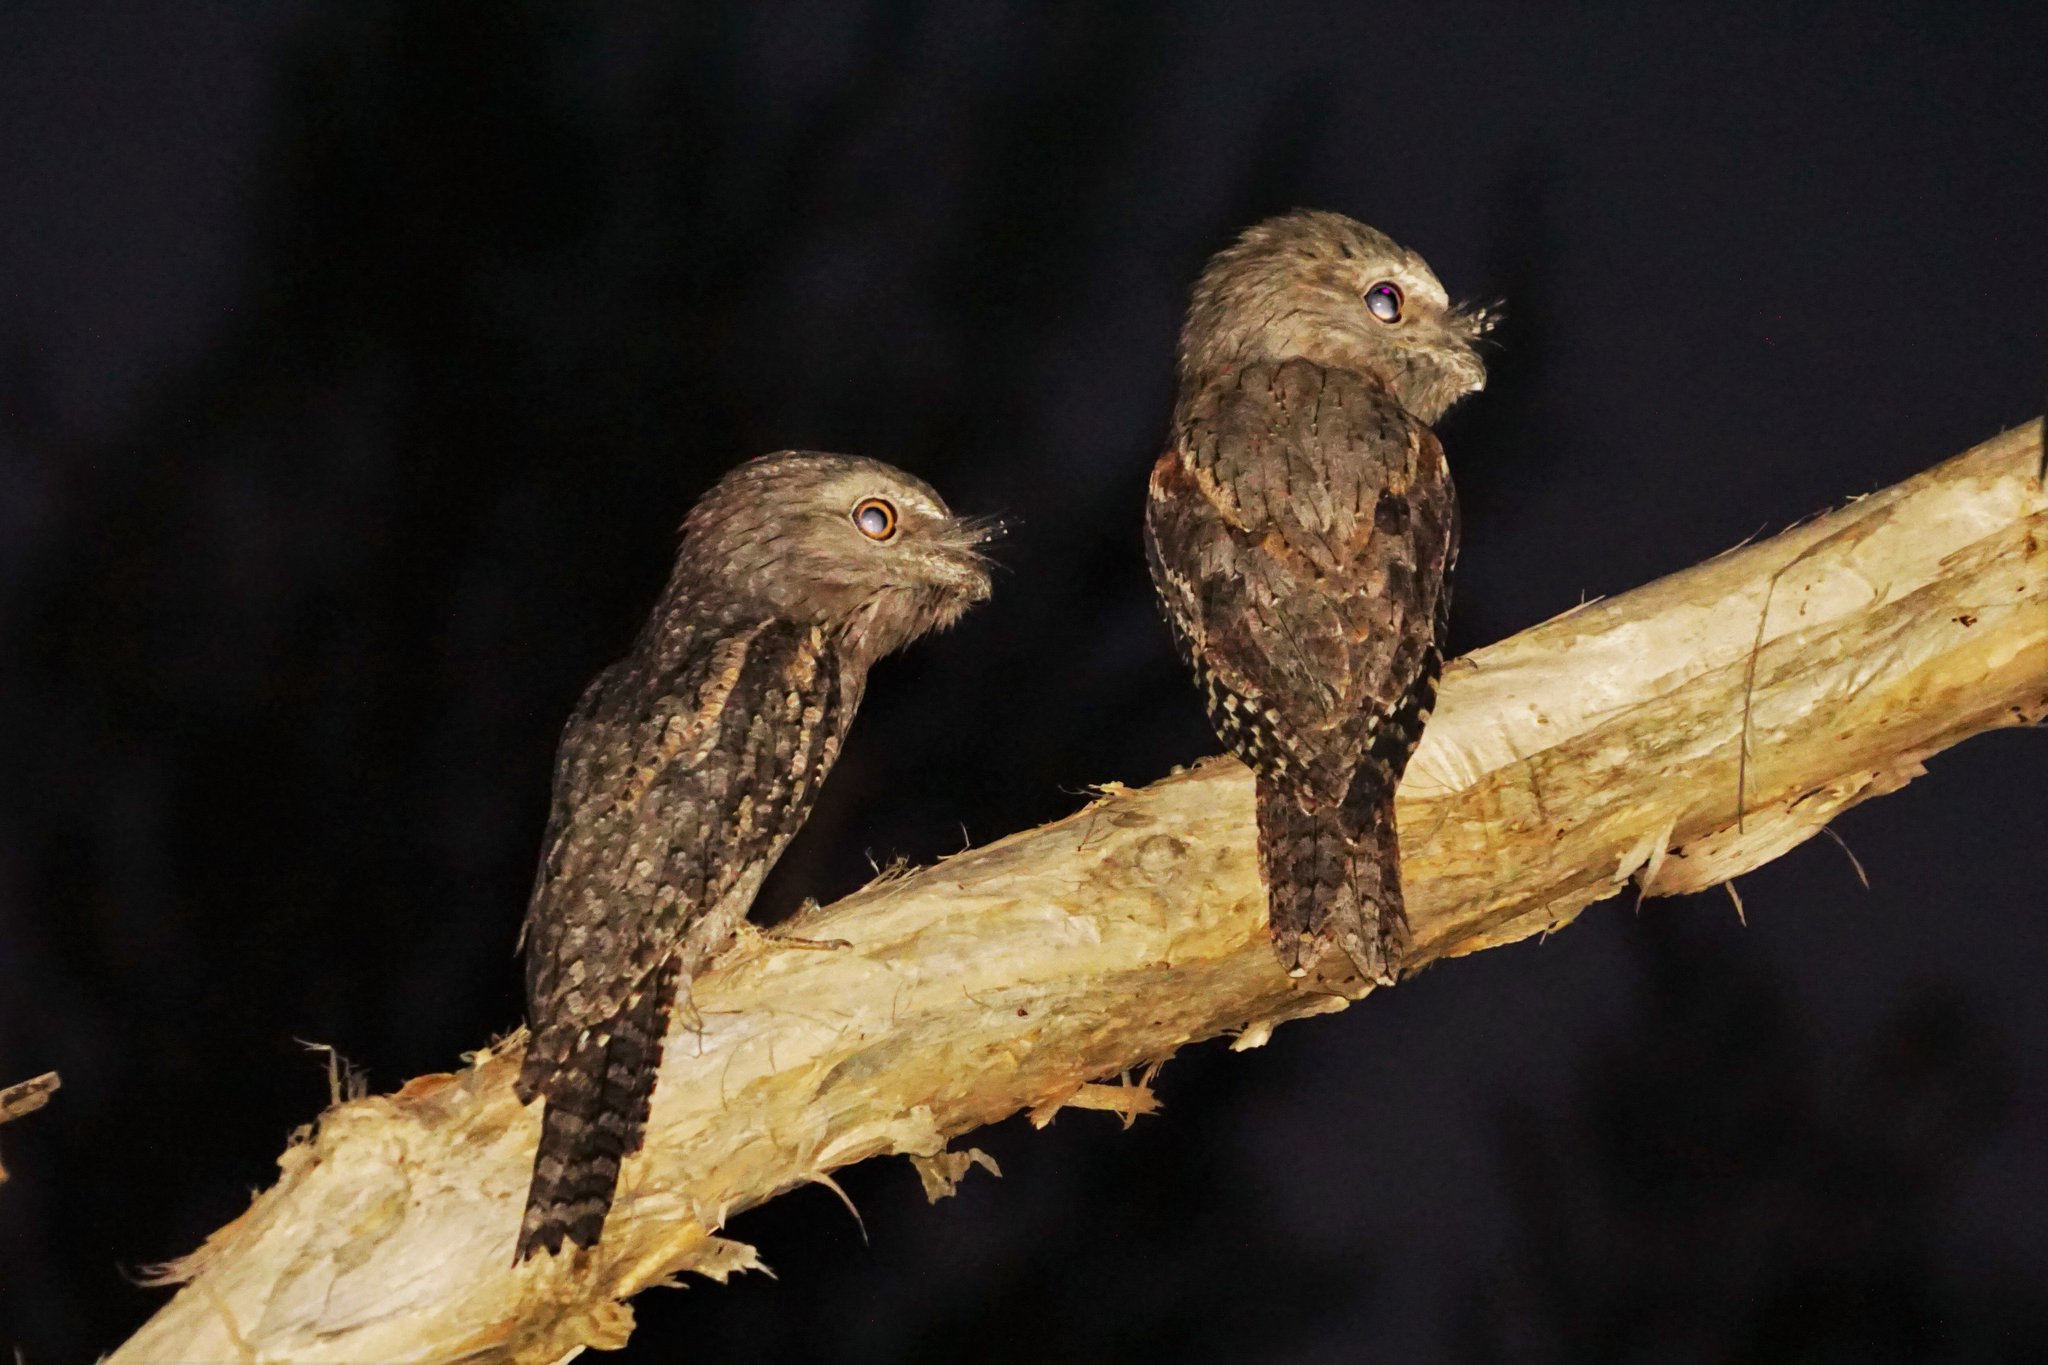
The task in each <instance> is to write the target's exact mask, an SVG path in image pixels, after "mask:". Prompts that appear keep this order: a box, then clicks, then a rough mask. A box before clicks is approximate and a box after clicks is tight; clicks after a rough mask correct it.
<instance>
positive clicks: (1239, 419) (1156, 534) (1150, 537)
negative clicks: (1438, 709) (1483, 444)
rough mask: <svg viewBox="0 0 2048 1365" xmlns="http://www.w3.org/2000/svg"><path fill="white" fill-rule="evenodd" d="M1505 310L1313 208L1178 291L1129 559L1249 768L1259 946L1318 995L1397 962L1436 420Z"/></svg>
mask: <svg viewBox="0 0 2048 1365" xmlns="http://www.w3.org/2000/svg"><path fill="white" fill-rule="evenodd" d="M1497 316H1498V312H1497V309H1496V308H1461V307H1454V306H1453V305H1452V303H1451V301H1450V299H1449V296H1448V295H1447V294H1446V293H1445V291H1444V287H1443V285H1442V284H1441V283H1439V282H1438V280H1437V277H1436V276H1435V274H1433V273H1432V272H1431V271H1430V269H1429V266H1428V265H1427V264H1426V263H1425V262H1424V261H1423V259H1422V257H1420V256H1419V255H1417V254H1416V253H1414V252H1413V251H1410V250H1407V249H1405V248H1403V247H1402V246H1400V245H1399V244H1398V243H1396V242H1395V241H1394V240H1393V239H1392V238H1390V237H1388V236H1386V235H1385V234H1384V233H1381V232H1378V231H1376V230H1375V229H1373V228H1370V227H1367V226H1366V225H1365V224H1363V223H1360V222H1358V221H1356V220H1355V219H1352V218H1349V217H1346V216H1345V215H1343V214H1339V213H1332V212H1328V211H1322V210H1303V209H1297V210H1295V211H1294V212H1291V213H1287V214H1282V215H1280V216H1279V217H1276V218H1270V219H1267V220H1265V221H1264V222H1260V223H1257V224H1255V225H1253V226H1252V227H1250V228H1248V229H1246V230H1245V231H1244V233H1243V234H1242V235H1241V236H1240V237H1238V239H1237V240H1236V241H1235V242H1233V243H1232V244H1231V245H1229V246H1227V247H1225V248H1224V249H1223V250H1221V251H1219V252H1217V253H1216V255H1214V256H1213V257H1211V258H1210V260H1209V261H1208V263H1207V265H1206V266H1205V267H1204V268H1203V270H1202V272H1201V274H1200V276H1199V278H1198V279H1197V281H1196V283H1195V286H1194V289H1193V291H1192V294H1191V296H1190V299H1189V303H1188V308H1187V313H1186V317H1185V321H1184V323H1183V325H1182V328H1181V333H1180V343H1179V354H1178V374H1179V384H1178V389H1177V395H1176V398H1175V402H1174V409H1173V418H1172V425H1171V428H1170V435H1169V438H1168V441H1167V446H1166V450H1165V452H1164V453H1163V454H1162V455H1160V457H1159V458H1158V461H1157V463H1155V464H1154V465H1153V468H1152V473H1151V478H1150V482H1149V487H1148V490H1147V499H1146V510H1145V552H1146V560H1147V563H1148V566H1149V568H1150V570H1151V575H1152V582H1153V586H1154V588H1155V590H1156V591H1157V594H1158V598H1159V603H1160V608H1161V612H1162V614H1163V615H1164V616H1165V618H1166V621H1167V624H1168V626H1169V627H1170V629H1171V633H1172V635H1173V636H1174V640H1175V643H1176V645H1177V646H1178V648H1179V651H1180V653H1181V655H1182V657H1183V658H1184V659H1185V660H1186V661H1187V663H1188V664H1189V665H1190V666H1191V667H1192V668H1193V670H1194V674H1195V682H1196V686H1197V688H1198V689H1199V690H1200V691H1201V693H1202V695H1203V699H1204V702H1205V705H1206V708H1207V711H1208V717H1209V721H1210V724H1211V726H1212V727H1213V728H1214V729H1215V731H1216V734H1217V736H1218V738H1220V739H1221V740H1222V741H1223V743H1224V745H1225V747H1226V748H1228V749H1229V750H1230V752H1231V753H1233V754H1234V755H1236V757H1237V758H1238V759H1240V760H1241V761H1242V762H1243V763H1244V764H1245V766H1247V767H1248V768H1250V769H1251V770H1252V772H1253V774H1254V775H1255V778H1256V789H1257V796H1256V800H1257V813H1258V827H1259V841H1258V861H1259V872H1260V877H1261V880H1262V882H1263V884H1264V886H1265V889H1266V893H1267V916H1268V925H1269V931H1270V934H1271V937H1272V941H1273V946H1274V949H1275V951H1276V952H1277V954H1278V955H1279V958H1280V962H1281V965H1282V966H1283V967H1285V968H1286V970H1287V971H1288V973H1289V974H1290V975H1292V976H1295V977H1297V978H1301V977H1308V978H1311V979H1310V981H1309V982H1307V983H1305V984H1307V985H1309V986H1311V987H1317V988H1327V989H1331V990H1339V991H1346V992H1355V990H1356V989H1358V988H1359V986H1360V984H1361V982H1369V983H1372V984H1375V985H1391V984H1393V983H1394V982H1395V981H1396V980H1397V979H1398V977H1399V974H1400V971H1401V968H1402V965H1403V960H1404V958H1405V957H1406V955H1407V953H1408V950H1409V946H1410V944H1409V936H1408V921H1407V913H1406V905H1405V902H1404V900H1403V898H1402V890H1401V863H1400V843H1399V836H1398V832H1397V830H1396V827H1395V823H1394V791H1395V788H1396V787H1397V786H1399V784H1400V780H1401V774H1402V772H1403V771H1404V770H1405V769H1406V767H1407V764H1408V759H1409V757H1410V755H1412V754H1413V753H1414V751H1415V746H1416V744H1417V743H1418V742H1419V740H1420V739H1421V735H1422V727H1423V725H1424V723H1425V722H1426V721H1428V719H1429V716H1430V709H1431V707H1432V706H1434V705H1435V701H1436V684H1437V679H1438V676H1439V674H1440V673H1441V672H1442V668H1443V650H1444V643H1445V634H1446V629H1447V626H1448V616H1449V611H1450V600H1451V573H1452V569H1453V567H1454V565H1455V563H1456V559H1457V550H1458V505H1457V496H1456V492H1455V490H1454V488H1453V487H1452V483H1451V475H1450V470H1449V468H1448V466H1447V465H1446V463H1445V460H1444V453H1443V447H1442V446H1441V445H1440V444H1439V443H1438V441H1437V438H1436V435H1435V433H1434V431H1433V430H1432V427H1433V426H1434V425H1435V424H1436V422H1437V420H1438V419H1439V418H1441V417H1442V416H1443V414H1444V413H1445V411H1447V410H1448V409H1449V408H1450V407H1451V405H1452V404H1454V403H1456V402H1457V401H1458V400H1459V399H1460V398H1462V397H1464V396H1465V395H1467V394H1469V393H1473V392H1476V391H1478V390H1479V389H1481V388H1483V387H1484V386H1485V383H1486V367H1485V365H1484V363H1483V361H1482V360H1481V358H1480V355H1479V351H1478V342H1479V340H1480V338H1481V337H1482V336H1483V335H1484V334H1485V333H1486V332H1487V331H1488V330H1489V328H1490V327H1491V326H1492V325H1493V323H1494V321H1495V319H1496V318H1497Z"/></svg>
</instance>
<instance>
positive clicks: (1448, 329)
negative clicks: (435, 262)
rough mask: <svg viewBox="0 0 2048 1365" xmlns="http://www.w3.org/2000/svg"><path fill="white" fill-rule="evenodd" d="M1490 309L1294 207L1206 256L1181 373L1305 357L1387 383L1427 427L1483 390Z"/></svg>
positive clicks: (1406, 260)
mask: <svg viewBox="0 0 2048 1365" xmlns="http://www.w3.org/2000/svg"><path fill="white" fill-rule="evenodd" d="M1497 317H1498V314H1497V310H1495V309H1489V308H1476V309H1465V308H1458V307H1453V306H1452V304H1451V301H1450V297H1449V296H1448V295H1447V294H1446V293H1445V292H1444V287H1443V285H1442V284H1441V283H1439V282H1438V280H1437V277H1436V275H1435V274H1434V273H1432V272H1431V270H1430V268H1429V266H1428V264H1427V263H1426V262H1425V261H1424V260H1423V259H1422V257H1420V256H1418V255H1416V254H1415V253H1414V252H1412V251H1409V250H1407V249H1406V248H1404V247H1402V246H1401V245H1400V244H1399V243H1397V242H1395V241H1394V240H1393V239H1392V238H1391V237H1388V236H1387V235H1386V234H1385V233H1382V232H1377V231H1375V230H1373V229H1372V228H1369V227H1367V226H1366V225H1365V224H1363V223H1360V222H1357V221H1355V220H1353V219H1350V218H1347V217H1345V216H1344V215H1343V214H1341V213H1327V212H1322V211H1319V210H1312V209H1297V210H1295V211H1294V212H1292V213H1287V214H1282V215H1281V216H1280V217H1278V218H1269V219H1267V220H1266V221H1265V222H1262V223H1258V224H1255V225H1253V226H1252V227H1250V228H1248V229H1246V231H1245V232H1244V234H1243V235H1242V236H1241V237H1239V238H1238V239H1237V241H1236V242H1234V243H1232V244H1231V245H1230V246H1228V247H1225V248H1224V249H1223V250H1222V251H1219V252H1217V253H1216V255H1215V256H1213V257H1211V258H1210V260H1209V264H1208V265H1207V266H1206V267H1205V268H1204V269H1203V271H1202V274H1201V277H1200V278H1199V279H1198V280H1197V281H1196V282H1195V288H1194V294H1193V297H1192V298H1191V299H1190V300H1189V304H1188V312H1187V320H1186V322H1185V324H1184V325H1183V326H1182V328H1181V337H1180V372H1181V382H1182V384H1183V385H1184V386H1185V385H1186V384H1189V383H1191V382H1200V380H1199V379H1198V378H1197V377H1198V376H1206V375H1210V374H1214V373H1216V372H1217V371H1219V370H1223V369H1228V368H1231V367H1234V366H1238V365H1246V364H1254V363H1258V362H1262V361H1278V360H1287V359H1291V358H1294V357H1297V356H1299V357H1301V358H1303V359H1306V360H1311V361H1314V362H1315V363H1316V364H1318V365H1324V366H1328V367H1331V368H1333V369H1345V370H1351V371H1353V372H1355V373H1358V374H1363V375H1367V376H1369V377H1371V378H1375V379H1377V380H1379V381H1380V383H1382V384H1384V385H1385V386H1386V388H1387V390H1388V391H1389V392H1390V393H1391V394H1393V396H1394V398H1395V400H1396V401H1397V402H1399V403H1400V404H1401V406H1402V407H1403V408H1405V409H1407V410H1408V411H1409V412H1410V413H1412V414H1413V415H1414V416H1416V417H1417V418H1419V419H1420V420H1421V421H1423V422H1424V423H1426V424H1434V423H1435V422H1436V420H1437V419H1438V418H1439V417H1441V416H1442V415H1443V414H1444V412H1445V411H1446V410H1447V409H1448V408H1449V407H1450V406H1451V405H1452V404H1453V403H1455V402H1457V401H1458V400H1459V399H1460V398H1462V397H1464V396H1465V395H1466V394H1468V393H1473V392H1476V391H1477V390H1479V389H1481V388H1484V387H1485V385H1486V366H1485V364H1484V362H1482V361H1481V360H1480V358H1479V352H1478V349H1477V343H1478V341H1479V339H1480V337H1482V336H1484V335H1485V333H1486V332H1487V330H1488V329H1489V328H1490V327H1492V326H1493V325H1494V323H1495V321H1496V320H1497Z"/></svg>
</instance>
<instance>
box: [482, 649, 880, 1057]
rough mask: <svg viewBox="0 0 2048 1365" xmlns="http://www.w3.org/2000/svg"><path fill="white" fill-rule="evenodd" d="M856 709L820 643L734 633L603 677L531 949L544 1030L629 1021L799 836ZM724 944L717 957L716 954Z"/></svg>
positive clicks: (536, 1020)
mask: <svg viewBox="0 0 2048 1365" xmlns="http://www.w3.org/2000/svg"><path fill="white" fill-rule="evenodd" d="M850 710H851V707H850V706H849V705H847V698H845V697H844V696H843V695H842V688H841V685H840V677H839V670H838V668H837V666H836V659H835V657H834V655H833V653H832V651H831V650H830V649H829V648H828V647H827V646H826V642H825V640H824V638H823V636H822V634H821V633H820V632H818V631H816V630H813V629H811V628H809V627H806V626H799V625H796V624H793V623H789V622H762V623H756V624H753V625H749V626H744V627H741V628H738V629H736V630H731V631H727V632H724V633H721V634H719V635H717V636H716V637H715V638H710V639H707V640H706V641H705V642H704V643H703V644H702V645H701V646H699V647H696V648H692V649H689V650H687V651H685V654H684V657H683V659H682V662H681V663H679V664H678V665H676V666H675V667H674V668H672V669H670V670H669V671H668V672H667V673H666V674H665V675H661V674H654V673H651V672H650V671H649V667H648V665H646V664H645V663H644V662H642V661H640V660H638V659H628V660H625V661H622V662H621V663H619V664H615V665H613V666H612V667H611V668H610V669H607V670H606V671H605V672H604V673H602V674H600V675H599V676H598V678H597V679H596V681H594V682H593V683H592V684H591V685H590V687H589V689H588V690H586V692H585V693H584V696H583V698H582V700H581V701H580V702H579V703H578V705H577V707H576V710H575V711H574V713H573V714H572V716H571V719H570V721H569V724H568V726H567V728H566V729H565V730H564V732H563V735H562V741H561V747H560V751H559V757H558V760H557V764H556V771H555V783H554V796H553V802H552V809H551V813H550V817H549V820H548V826H547V831H546V834H545V835H544V836H543V840H542V853H541V859H540V867H539V870H538V872H537V873H536V875H535V879H534V889H533V895H532V898H531V900H530V902H529V904H528V908H527V914H526V922H525V926H524V928H523V929H522V931H521V939H522V942H523V944H524V945H525V946H526V948H527V954H526V960H527V992H528V1005H529V1008H530V1013H531V1016H532V1018H531V1022H532V1024H533V1026H534V1028H535V1031H536V1032H537V1033H540V1032H545V1031H547V1030H548V1029H549V1028H550V1027H551V1026H553V1025H556V1024H562V1025H571V1026H574V1027H582V1026H585V1025H588V1024H590V1023H592V1022H593V1021H600V1020H603V1019H605V1018H608V1017H609V1016H610V1015H612V1014H614V1013H616V1012H617V1011H618V1009H619V1008H620V1007H621V1006H622V1005H623V1003H624V1002H625V1001H626V999H627V997H628V996H629V995H631V994H632V993H633V992H634V991H635V990H636V989H637V988H638V987H639V985H640V984H641V983H642V982H643V981H644V980H645V979H646V978H647V977H648V976H649V975H650V974H651V973H652V972H653V971H654V970H655V969H656V968H658V967H659V966H660V965H661V964H662V963H663V962H664V961H665V960H666V959H667V958H669V957H670V956H671V955H673V954H674V953H675V952H676V951H677V949H678V948H679V947H680V946H681V945H682V942H683V940H684V938H685V936H686V935H687V933H688V930H689V928H690V926H691V924H692V923H693V922H695V921H696V920H697V919H698V918H700V917H701V916H702V915H703V914H704V912H705V911H707V910H708V909H710V908H711V907H712V906H715V905H717V904H718V902H719V901H720V900H721V899H723V898H724V897H725V896H726V895H728V894H729V893H731V892H732V891H733V890H734V888H735V887H737V886H738V885H739V884H740V882H741V881H742V879H743V878H744V877H745V876H746V874H747V873H748V872H749V870H751V869H755V868H757V867H758V866H759V865H761V864H763V863H765V862H767V861H770V860H772V859H773V857H774V856H775V855H776V854H777V853H779V852H780V849H781V845H782V843H783V842H784V841H785V840H786V839H787V838H788V837H789V836H790V835H791V834H793V833H794V832H795V830H796V828H797V827H798V826H799V825H801V824H802V822H803V818H804V816H805V814H807V813H808V811H809V808H810V804H811V802H812V800H813V799H814V798H815V796H816V794H817V791H818V787H819V784H820V783H821V782H822V781H823V779H824V776H825V773H826V771H827V770H828V769H829V768H830V767H831V765H832V762H833V760H834V759H835V758H836V757H837V754H838V747H839V742H840V739H841V738H842V737H843V734H844V730H845V722H846V720H847V719H848V713H849V712H850ZM710 946H711V947H712V948H715V947H716V946H718V945H710Z"/></svg>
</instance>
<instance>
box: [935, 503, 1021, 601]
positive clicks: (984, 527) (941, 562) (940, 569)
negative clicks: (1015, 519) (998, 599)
mask: <svg viewBox="0 0 2048 1365" xmlns="http://www.w3.org/2000/svg"><path fill="white" fill-rule="evenodd" d="M1008 530H1009V527H1008V525H1007V524H1006V523H1005V522H1004V521H1003V520H1002V518H1000V517H963V518H961V519H960V522H959V524H958V525H957V527H956V528H955V530H954V534H953V535H951V536H949V537H948V538H947V539H948V543H947V544H946V546H945V548H944V549H943V550H942V551H941V552H940V553H939V554H938V555H937V556H936V557H935V559H934V562H933V568H934V570H935V573H934V577H935V578H937V579H938V580H939V582H940V583H941V584H942V585H943V586H945V587H948V588H951V589H952V590H954V591H955V592H958V593H960V594H961V595H962V596H964V597H966V598H967V600H968V601H970V602H985V601H987V600H988V597H989V594H990V593H991V592H992V591H993V590H994V586H995V585H994V582H993V580H992V577H991V573H990V571H991V570H992V569H993V568H994V567H995V566H994V564H993V562H992V561H991V560H990V559H989V557H988V555H987V554H985V553H984V552H983V551H982V548H981V547H982V546H984V545H987V544H989V543H990V542H992V541H996V540H1000V539H1002V537H1003V536H1004V535H1005V534H1006V533H1007V532H1008Z"/></svg>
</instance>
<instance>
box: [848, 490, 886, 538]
mask: <svg viewBox="0 0 2048 1365" xmlns="http://www.w3.org/2000/svg"><path fill="white" fill-rule="evenodd" d="M853 524H854V527H855V528H856V529H857V530H859V532H860V533H861V534H862V535H864V536H866V537H867V538H868V539H869V540H888V539H889V538H891V537H892V536H894V535H895V534H896V504H895V503H893V502H890V501H889V500H888V499H887V498H862V499H861V500H860V502H859V503H857V504H856V505H855V506H854V509H853Z"/></svg>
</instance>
